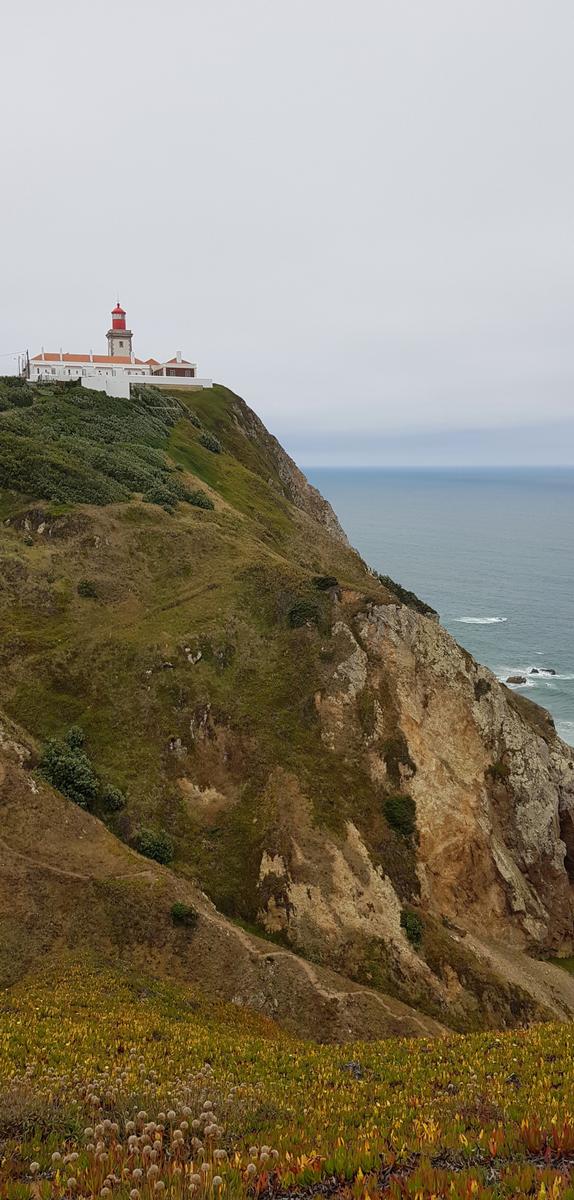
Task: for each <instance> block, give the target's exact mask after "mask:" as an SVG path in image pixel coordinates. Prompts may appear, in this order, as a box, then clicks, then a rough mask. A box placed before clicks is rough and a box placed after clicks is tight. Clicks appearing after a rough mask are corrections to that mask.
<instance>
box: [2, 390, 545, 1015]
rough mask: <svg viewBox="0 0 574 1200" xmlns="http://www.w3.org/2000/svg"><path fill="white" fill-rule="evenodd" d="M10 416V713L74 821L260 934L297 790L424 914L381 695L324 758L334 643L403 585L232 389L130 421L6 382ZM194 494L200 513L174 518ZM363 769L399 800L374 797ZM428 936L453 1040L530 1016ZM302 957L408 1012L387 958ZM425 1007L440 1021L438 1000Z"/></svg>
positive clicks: (158, 405)
mask: <svg viewBox="0 0 574 1200" xmlns="http://www.w3.org/2000/svg"><path fill="white" fill-rule="evenodd" d="M0 401H1V403H0V408H2V410H3V411H1V412H0V487H1V489H2V490H1V491H0V514H1V516H2V518H3V524H2V525H1V526H0V624H1V628H2V650H1V652H0V653H1V662H2V672H3V705H4V707H5V709H6V711H7V712H8V714H9V715H10V717H11V718H12V719H14V720H15V721H16V722H17V723H18V724H19V725H20V726H21V727H23V728H24V729H26V730H27V731H28V732H29V733H30V734H31V735H32V737H33V738H34V739H35V740H36V742H37V744H38V746H39V747H40V757H41V756H42V753H43V761H44V770H46V766H47V765H48V766H47V769H48V772H50V771H51V774H49V777H50V778H51V779H52V780H53V781H54V782H56V784H57V786H59V787H61V788H63V790H64V791H65V792H66V794H67V795H71V794H72V793H71V791H70V787H72V789H73V787H74V782H73V779H72V780H71V779H70V768H72V775H74V769H75V770H78V769H79V770H80V773H82V772H83V787H84V790H83V791H82V788H80V792H79V793H78V795H79V798H80V802H85V803H86V806H87V807H89V808H91V809H92V811H94V812H96V813H97V815H98V816H100V817H102V818H103V819H105V820H106V822H107V824H108V825H109V828H110V829H111V830H112V831H113V832H114V833H115V834H116V835H117V836H118V837H120V838H121V839H123V840H124V841H125V842H127V843H128V844H129V845H131V846H133V847H135V848H140V849H141V848H143V849H144V850H145V849H146V847H147V849H148V850H149V849H150V848H151V850H152V853H153V855H155V856H156V857H157V856H158V855H159V856H160V858H161V859H162V861H164V862H165V861H166V860H169V861H172V860H173V866H174V869H175V870H177V871H178V872H179V873H180V874H182V875H184V876H187V877H188V878H191V879H193V880H194V881H197V882H198V883H199V885H200V886H201V887H202V888H203V889H204V890H205V891H206V892H207V893H208V895H209V896H210V897H211V899H213V901H214V902H215V904H216V905H217V906H218V908H219V909H220V910H222V911H223V912H224V913H226V914H227V915H228V916H229V917H231V918H233V919H235V920H240V921H243V922H247V923H250V924H251V925H256V923H257V922H258V921H259V920H260V911H261V904H262V899H263V900H265V901H269V900H271V901H274V900H277V902H280V901H281V883H280V881H278V883H277V888H278V892H277V897H275V896H274V895H273V894H272V892H271V893H269V894H267V892H266V893H265V894H263V893H262V888H261V883H260V866H261V859H262V853H263V850H267V851H273V852H274V853H277V854H285V855H286V858H287V859H288V858H289V854H290V849H289V843H288V838H287V837H286V836H285V820H286V818H285V814H286V811H287V809H286V799H285V798H286V794H287V792H288V790H289V788H291V786H292V785H293V781H295V783H296V787H297V790H298V792H299V795H300V797H301V798H302V800H301V802H302V803H304V804H305V805H306V806H307V808H308V813H309V816H308V821H309V822H310V824H311V826H312V827H318V828H325V829H328V831H329V834H330V836H332V837H334V838H335V839H337V838H339V839H343V838H344V835H345V829H346V822H347V821H348V820H350V819H352V821H353V822H354V824H355V826H356V827H357V828H358V830H359V831H360V833H361V835H362V837H363V839H364V841H365V844H366V846H367V847H368V850H369V854H370V855H371V859H372V862H373V864H374V865H375V867H381V869H382V870H383V871H384V873H385V874H386V875H388V877H389V878H390V879H391V880H392V883H393V885H394V887H395V889H396V891H397V894H398V896H399V898H400V901H401V904H402V905H403V907H404V909H405V911H407V910H411V909H413V908H414V909H416V907H417V905H418V902H419V886H420V885H419V879H418V875H417V871H416V842H417V839H416V820H415V816H416V814H415V813H414V809H413V804H412V801H411V799H410V797H409V795H408V788H407V787H406V786H405V779H406V778H407V777H408V776H409V775H412V773H413V770H414V764H413V763H412V761H411V760H410V757H409V753H408V747H407V746H406V742H405V739H404V736H403V735H402V734H401V732H400V730H399V728H398V718H397V711H396V703H395V700H394V698H393V692H392V680H390V679H389V677H388V676H387V675H385V674H384V673H383V674H382V675H381V679H380V684H379V685H378V687H377V689H376V690H370V689H365V691H364V693H363V694H362V695H361V697H360V698H359V700H358V702H357V711H358V716H359V720H358V722H357V726H356V729H355V727H354V726H353V723H352V721H350V720H349V722H348V723H347V726H346V729H345V736H344V738H343V740H342V741H341V744H340V745H333V746H330V745H328V744H327V743H326V741H325V739H324V738H323V737H322V730H321V720H320V715H319V711H318V703H319V701H320V700H321V697H322V696H324V695H326V694H327V693H328V689H329V687H330V685H331V681H332V680H333V677H334V675H335V674H336V671H337V668H338V664H339V663H340V662H342V661H344V660H345V658H346V656H347V655H348V653H349V644H348V641H347V640H346V639H345V638H344V637H342V636H341V635H340V634H338V633H337V624H338V622H339V621H340V620H341V619H343V620H344V621H345V622H346V623H347V625H348V626H349V627H350V628H351V627H353V622H354V621H355V618H356V617H357V616H358V615H359V614H361V613H362V612H364V611H365V610H366V609H368V607H369V606H370V605H372V604H373V603H378V604H385V603H390V604H395V603H396V600H397V590H396V585H392V587H391V586H390V581H387V583H383V582H381V580H380V579H377V578H376V577H374V576H373V574H372V573H371V572H370V571H369V570H368V569H367V568H366V566H365V564H364V563H363V562H362V561H361V559H360V558H359V556H358V555H357V554H356V553H355V552H354V551H353V550H351V549H350V548H349V547H348V546H347V545H346V544H345V542H344V541H342V540H337V539H336V538H334V537H333V536H332V535H331V532H330V528H331V526H330V525H329V517H328V514H327V517H326V523H325V524H321V522H320V520H319V519H314V518H316V517H317V515H318V516H319V517H320V518H321V519H322V517H323V516H325V514H324V512H323V510H322V509H321V503H322V502H320V500H318V499H317V497H313V496H312V495H311V496H309V495H308V494H307V493H305V492H304V490H303V492H302V489H304V486H305V485H304V481H302V480H301V477H300V476H299V477H298V476H297V472H296V469H295V468H294V466H293V464H291V463H290V462H289V460H288V459H287V456H286V455H285V454H284V453H283V452H282V451H281V450H280V448H279V447H278V446H277V443H275V441H274V439H273V438H271V437H270V435H269V434H268V433H267V432H266V431H265V430H264V429H263V427H262V426H261V424H260V423H259V422H258V421H257V418H255V416H254V414H253V413H251V412H250V410H249V409H248V408H247V406H246V405H244V404H243V402H242V401H241V400H240V399H239V398H238V397H236V396H234V395H233V393H231V392H229V391H228V390H227V389H225V388H221V387H215V388H213V389H210V390H209V391H205V392H201V391H199V392H194V393H191V394H190V395H189V396H188V398H187V399H186V400H183V399H182V397H181V395H175V394H172V393H170V392H164V391H162V392H161V393H157V394H156V393H155V392H153V391H150V390H149V389H146V390H145V391H140V392H139V393H136V394H135V395H134V396H133V398H132V399H131V400H130V401H118V400H116V399H113V400H112V399H110V398H108V397H107V396H105V395H104V394H103V393H100V392H89V391H86V390H84V389H82V388H80V387H79V386H76V385H73V384H70V385H46V386H34V387H30V386H28V385H25V384H16V385H15V386H14V385H13V384H10V385H8V384H4V385H0ZM205 434H209V435H210V438H211V440H210V438H209V437H205V436H204V435H205ZM170 489H171V491H170ZM198 494H199V495H203V496H205V497H206V498H207V500H206V504H204V505H203V506H202V507H199V506H198V504H197V502H196V503H193V502H192V503H179V502H176V501H177V497H178V496H182V497H185V498H186V499H187V500H188V501H189V500H190V499H191V500H192V501H193V498H194V497H195V498H196V499H197V496H198ZM302 495H303V497H304V503H303V502H302V500H301V496H302ZM146 497H147V498H148V499H155V500H156V503H144V502H143V501H144V500H145V498H146ZM166 498H167V499H166ZM168 501H169V502H168ZM165 508H167V509H168V511H167V512H166V511H164V509H165ZM310 512H311V514H312V515H310ZM331 517H332V514H331ZM333 520H334V518H333ZM377 713H379V714H382V719H383V724H384V729H385V734H384V737H383V736H382V735H379V734H378V733H377V728H376V726H377V719H378V718H377ZM76 726H78V727H80V728H81V730H82V731H83V734H84V735H85V745H83V746H82V748H81V751H80V752H76V754H75V759H76V762H75V764H74V763H70V761H69V759H70V755H69V753H68V751H67V750H66V751H65V752H64V753H63V754H62V747H63V746H65V744H66V743H65V739H66V737H67V736H68V731H69V729H70V727H76ZM47 744H48V745H47ZM366 748H367V749H368V750H369V751H370V750H372V751H373V752H375V751H376V753H377V754H378V755H380V757H381V760H382V761H383V762H384V763H385V764H386V780H385V779H381V780H380V781H378V782H377V781H374V780H373V778H372V776H371V774H370V773H369V770H368V762H367V759H366V754H365V749H366ZM72 757H74V755H72ZM54 772H59V775H58V778H56V774H55V773H54ZM90 772H91V773H92V774H93V779H92V777H91V775H90ZM74 778H76V777H75V776H74ZM86 787H87V789H88V792H87V793H86V791H85V788H86ZM108 794H110V795H113V796H114V797H115V801H112V802H108V801H107V800H106V799H105V796H106V795H108ZM118 797H119V798H120V799H119V800H118ZM74 798H76V799H77V798H78V796H75V797H74ZM82 798H83V801H82ZM124 801H125V803H124ZM299 832H300V830H298V833H299ZM318 865H319V866H322V864H318ZM325 869H326V870H327V869H328V864H327V865H326V866H325ZM267 886H268V885H266V887H267ZM411 925H412V922H411ZM437 938H439V940H440V942H441V947H443V951H442V955H443V958H444V957H445V956H446V958H448V954H449V953H451V952H452V954H453V955H455V957H456V963H457V967H458V966H459V965H460V961H461V959H464V962H463V964H462V965H463V968H464V979H465V981H466V982H465V987H466V984H467V983H468V987H469V988H470V992H472V996H471V998H470V1002H469V1003H468V1004H466V1001H465V1003H463V1004H462V1007H461V1009H460V1011H459V1012H458V1013H457V1014H455V1015H454V1016H453V1017H452V1019H453V1020H455V1021H456V1022H457V1023H458V1024H460V1025H461V1026H463V1027H469V1026H474V1025H475V1024H476V1023H477V1022H478V1021H479V1020H481V1019H482V1017H481V1014H482V1013H483V1011H485V1006H484V1005H483V1004H482V999H483V997H484V996H485V995H486V994H487V995H488V1006H487V1008H488V1013H489V1017H488V1019H489V1020H491V1021H492V1022H499V1023H503V1024H504V1023H507V1022H511V1023H513V1022H516V1021H518V1020H520V1019H524V1018H530V1019H531V1018H532V1017H533V1016H534V1015H536V1012H537V1010H535V1009H533V1007H532V1006H531V1005H529V1004H528V1002H526V1001H525V1000H524V998H522V999H521V998H520V997H517V996H516V995H515V994H514V993H512V989H510V991H509V990H508V989H506V988H504V987H500V986H499V985H498V984H497V982H496V980H495V979H494V978H493V977H492V976H491V975H489V973H488V972H487V971H485V970H484V969H483V968H478V967H476V969H475V967H474V966H473V964H472V962H471V961H468V959H469V958H470V956H468V955H467V956H466V957H465V956H464V955H461V953H460V952H459V950H457V949H456V947H453V946H450V941H449V938H448V936H447V935H446V934H443V933H441V931H440V929H439V930H438V931H437V930H435V929H434V927H433V923H432V922H431V921H425V928H424V935H421V937H420V939H419V941H418V943H417V953H419V955H420V956H421V957H422V958H424V959H425V961H427V963H428V964H429V965H430V963H432V964H433V966H432V969H433V970H435V963H436V958H437V956H436V954H434V951H433V946H434V945H435V943H436V941H437ZM305 952H306V953H308V954H310V955H311V954H312V955H314V956H315V957H317V958H319V960H320V961H329V962H330V964H331V965H332V966H334V967H335V968H336V969H337V970H340V971H342V972H344V973H346V974H349V975H351V977H353V978H355V979H357V980H359V981H360V982H361V983H367V984H368V985H369V986H376V987H380V988H381V989H383V990H387V991H392V992H393V993H394V994H395V995H397V996H398V998H399V999H401V1000H404V1001H405V1002H407V1003H409V1002H410V999H411V994H410V987H411V985H410V983H409V981H405V979H404V976H403V975H402V974H401V972H400V971H399V972H397V971H396V970H395V968H394V965H393V963H392V962H391V961H389V960H388V958H387V957H386V956H385V953H384V946H383V947H382V948H381V946H378V947H376V948H374V949H373V947H371V946H370V945H369V944H367V945H363V944H362V943H361V942H360V941H356V942H354V943H353V944H352V945H351V944H349V945H346V946H344V947H343V948H342V950H341V952H340V955H339V957H338V958H337V960H336V961H335V960H334V959H333V956H332V955H331V957H329V954H330V950H329V948H328V947H326V946H320V945H315V946H314V947H311V948H309V947H305ZM445 961H446V960H445ZM440 969H441V967H437V968H436V970H437V971H440ZM461 969H462V968H461ZM445 978H446V976H445ZM511 993H512V994H511ZM475 994H478V997H479V1004H478V1006H477V1004H476V1002H475V999H474V995H475ZM415 999H416V1003H419V1004H421V1005H422V1006H425V1007H426V1008H427V1009H428V1008H429V1005H430V1006H431V1007H432V1002H431V1000H430V998H429V995H428V989H427V988H426V987H422V988H421V989H420V992H417V995H416V998H415ZM432 1015H433V1016H435V1017H436V1016H438V1019H439V1020H440V1021H444V1020H445V1018H448V1019H449V1020H450V1019H451V1015H450V1013H447V1012H443V1011H440V1012H438V1011H437V1010H436V1008H433V1009H432Z"/></svg>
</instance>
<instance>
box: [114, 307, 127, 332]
mask: <svg viewBox="0 0 574 1200" xmlns="http://www.w3.org/2000/svg"><path fill="white" fill-rule="evenodd" d="M125 327H126V311H125V308H122V307H121V305H120V303H119V301H118V303H117V304H116V307H115V308H112V329H125Z"/></svg>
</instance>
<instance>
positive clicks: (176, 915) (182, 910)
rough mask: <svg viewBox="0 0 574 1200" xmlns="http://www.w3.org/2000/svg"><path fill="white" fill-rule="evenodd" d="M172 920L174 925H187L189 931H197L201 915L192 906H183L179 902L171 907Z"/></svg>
mask: <svg viewBox="0 0 574 1200" xmlns="http://www.w3.org/2000/svg"><path fill="white" fill-rule="evenodd" d="M171 919H172V922H173V924H174V925H185V926H186V927H187V929H195V926H196V925H197V922H198V920H199V913H198V911H197V909H196V908H194V907H193V905H192V904H182V903H181V901H179V900H178V901H177V902H176V903H175V904H172V906H171Z"/></svg>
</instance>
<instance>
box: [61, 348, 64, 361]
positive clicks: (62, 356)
mask: <svg viewBox="0 0 574 1200" xmlns="http://www.w3.org/2000/svg"><path fill="white" fill-rule="evenodd" d="M63 361H64V351H63V350H62V347H61V346H60V362H63Z"/></svg>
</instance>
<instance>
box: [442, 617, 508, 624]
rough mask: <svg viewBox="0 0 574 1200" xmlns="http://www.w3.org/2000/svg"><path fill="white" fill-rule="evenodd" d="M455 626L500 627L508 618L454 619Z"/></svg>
mask: <svg viewBox="0 0 574 1200" xmlns="http://www.w3.org/2000/svg"><path fill="white" fill-rule="evenodd" d="M454 620H455V621H456V623H457V625H502V624H503V622H504V621H508V617H454Z"/></svg>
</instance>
